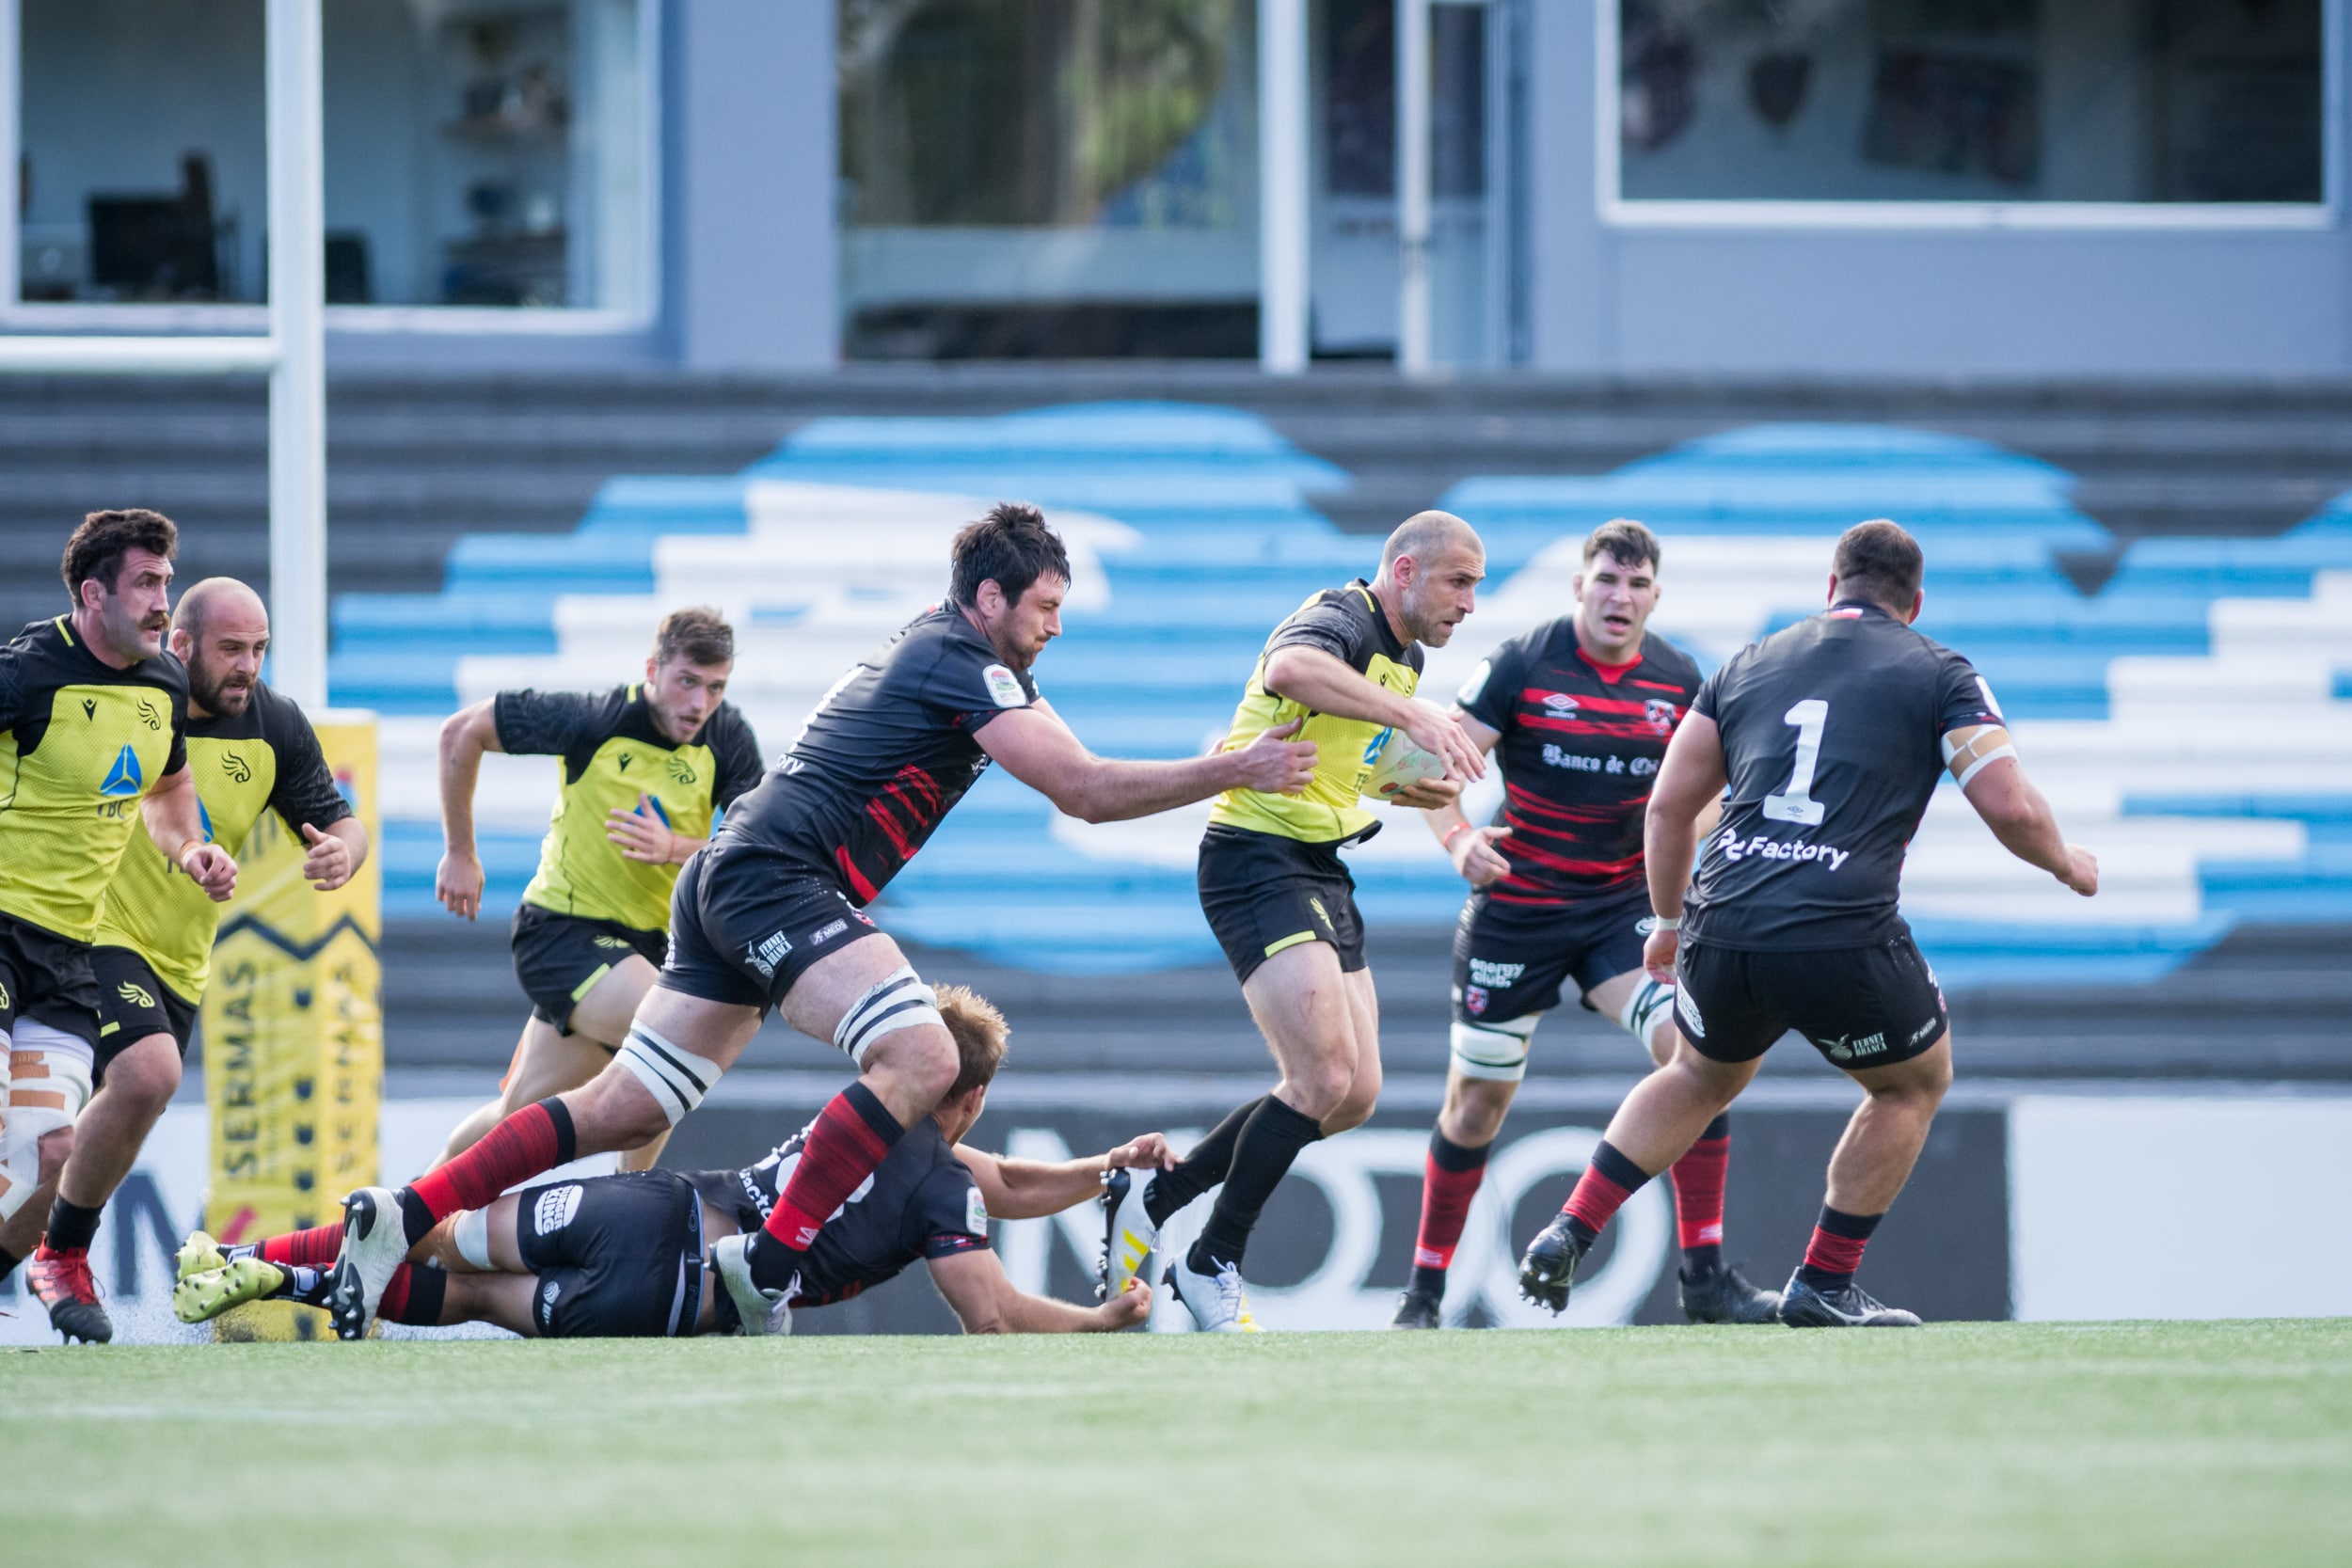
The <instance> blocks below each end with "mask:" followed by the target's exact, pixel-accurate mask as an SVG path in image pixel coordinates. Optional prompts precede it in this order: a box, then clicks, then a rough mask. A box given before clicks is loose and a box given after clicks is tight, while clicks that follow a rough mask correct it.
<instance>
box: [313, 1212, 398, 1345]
mask: <svg viewBox="0 0 2352 1568" xmlns="http://www.w3.org/2000/svg"><path fill="white" fill-rule="evenodd" d="M407 1260H408V1238H407V1236H406V1235H405V1233H404V1232H403V1231H402V1229H401V1219H400V1195H399V1194H398V1193H396V1192H394V1191H392V1189H391V1188H389V1187H361V1188H358V1190H357V1191H355V1192H353V1193H352V1194H351V1195H350V1196H348V1197H346V1198H344V1199H343V1244H342V1250H340V1251H338V1252H337V1253H336V1254H335V1267H334V1270H333V1272H332V1273H331V1274H330V1275H328V1276H327V1280H328V1284H327V1292H326V1316H327V1318H328V1319H329V1321H331V1322H332V1323H334V1325H335V1337H336V1338H339V1339H364V1338H367V1337H368V1330H369V1329H370V1328H372V1327H373V1326H374V1324H375V1309H376V1307H377V1306H378V1305H379V1304H381V1303H382V1301H383V1300H384V1287H385V1286H387V1285H389V1284H390V1283H391V1282H392V1275H393V1274H394V1273H396V1272H397V1271H398V1270H399V1268H400V1266H401V1265H402V1264H403V1263H405V1262H406V1261H407Z"/></svg>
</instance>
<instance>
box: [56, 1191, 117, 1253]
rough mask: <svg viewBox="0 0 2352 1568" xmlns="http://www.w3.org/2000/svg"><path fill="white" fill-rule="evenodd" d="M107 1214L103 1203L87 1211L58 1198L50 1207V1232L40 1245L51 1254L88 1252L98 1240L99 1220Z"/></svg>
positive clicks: (76, 1204)
mask: <svg viewBox="0 0 2352 1568" xmlns="http://www.w3.org/2000/svg"><path fill="white" fill-rule="evenodd" d="M104 1212H106V1208H105V1205H104V1204H103V1203H102V1204H100V1205H99V1206H98V1207H97V1208H95V1209H85V1208H83V1207H82V1206H81V1205H80V1204H78V1203H68V1202H67V1201H66V1200H65V1199H64V1198H62V1197H60V1198H58V1199H57V1200H56V1202H55V1203H52V1204H51V1205H50V1206H49V1232H48V1234H47V1235H45V1236H43V1237H42V1238H41V1239H40V1244H41V1245H42V1246H43V1247H45V1248H47V1249H48V1250H49V1251H51V1252H87V1251H88V1250H89V1244H90V1243H92V1242H94V1241H96V1240H97V1239H98V1219H99V1216H100V1215H101V1214H103V1213H104Z"/></svg>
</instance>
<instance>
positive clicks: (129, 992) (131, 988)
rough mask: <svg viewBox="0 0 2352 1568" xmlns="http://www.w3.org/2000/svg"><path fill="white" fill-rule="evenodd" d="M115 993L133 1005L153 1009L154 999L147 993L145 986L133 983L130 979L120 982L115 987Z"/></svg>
mask: <svg viewBox="0 0 2352 1568" xmlns="http://www.w3.org/2000/svg"><path fill="white" fill-rule="evenodd" d="M115 994H116V995H117V996H119V997H121V998H122V999H123V1000H124V1001H125V1002H128V1003H129V1004H131V1006H134V1007H145V1008H147V1009H149V1010H150V1011H152V1010H153V1009H154V1006H155V999H154V998H153V997H152V996H150V995H149V994H148V993H147V988H146V987H145V986H141V985H135V984H134V983H132V982H131V981H129V980H125V981H123V982H122V984H120V985H119V986H117V987H116V988H115Z"/></svg>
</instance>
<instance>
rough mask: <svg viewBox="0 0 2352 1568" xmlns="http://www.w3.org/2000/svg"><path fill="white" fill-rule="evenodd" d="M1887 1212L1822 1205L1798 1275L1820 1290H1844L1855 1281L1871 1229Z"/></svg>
mask: <svg viewBox="0 0 2352 1568" xmlns="http://www.w3.org/2000/svg"><path fill="white" fill-rule="evenodd" d="M1885 1217H1886V1216H1885V1215H1884V1214H1849V1213H1845V1212H1841V1211H1839V1210H1836V1209H1833V1208H1831V1207H1830V1206H1829V1205H1828V1204H1826V1203H1824V1204H1822V1205H1821V1217H1820V1219H1818V1220H1816V1221H1814V1222H1813V1240H1812V1241H1811V1242H1810V1243H1807V1244H1806V1246H1805V1249H1804V1262H1803V1263H1801V1264H1799V1265H1798V1266H1797V1277H1798V1278H1799V1279H1801V1280H1803V1281H1804V1282H1805V1283H1806V1284H1807V1285H1810V1286H1812V1287H1813V1289H1815V1290H1817V1291H1842V1290H1844V1289H1845V1288H1846V1287H1847V1286H1849V1285H1851V1284H1852V1283H1853V1275H1854V1271H1855V1270H1856V1269H1858V1268H1860V1267H1862V1249H1863V1248H1864V1247H1866V1246H1867V1245H1869V1244H1870V1232H1872V1231H1873V1230H1876V1229H1877V1228H1878V1227H1879V1221H1881V1220H1883V1219H1884V1218H1885Z"/></svg>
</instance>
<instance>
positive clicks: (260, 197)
mask: <svg viewBox="0 0 2352 1568" xmlns="http://www.w3.org/2000/svg"><path fill="white" fill-rule="evenodd" d="M19 4H20V8H21V13H20V14H21V16H22V18H23V33H22V43H23V48H22V54H21V63H20V67H19V76H20V82H21V88H20V92H19V98H18V102H19V104H20V110H19V113H20V117H21V118H20V121H19V129H18V135H19V137H20V149H21V155H22V164H21V169H22V175H23V178H24V201H23V210H22V214H21V221H20V227H19V235H18V238H19V244H20V250H21V267H22V271H21V277H22V290H23V294H24V298H25V299H27V300H43V301H89V302H176V303H190V302H248V303H250V302H258V301H260V300H261V299H262V297H263V291H264V288H265V285H266V281H267V279H266V261H265V249H264V243H265V240H266V232H267V228H268V186H267V167H266V159H265V151H264V149H265V130H264V125H263V119H262V113H263V98H264V77H263V69H264V39H263V31H262V0H19ZM324 10H325V31H324V40H323V62H324V71H325V81H324V95H325V111H326V125H325V134H326V297H327V301H328V303H330V304H337V305H471V306H504V307H560V306H574V307H591V308H597V309H614V310H629V311H634V310H641V309H644V307H645V304H646V301H647V295H648V291H649V277H648V275H649V271H650V261H649V258H650V255H651V246H650V244H649V240H648V219H647V201H646V182H645V175H646V168H645V166H646V156H645V115H646V104H645V96H646V95H645V90H644V81H645V77H646V71H645V64H646V62H645V60H644V45H643V42H642V38H643V32H644V29H643V28H642V27H641V25H640V15H639V0H536V3H528V0H503V3H501V0H333V3H332V4H329V5H327V6H326V8H324ZM126 104H135V105H137V112H136V113H135V114H126V113H125V112H124V106H125V105H126Z"/></svg>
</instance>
